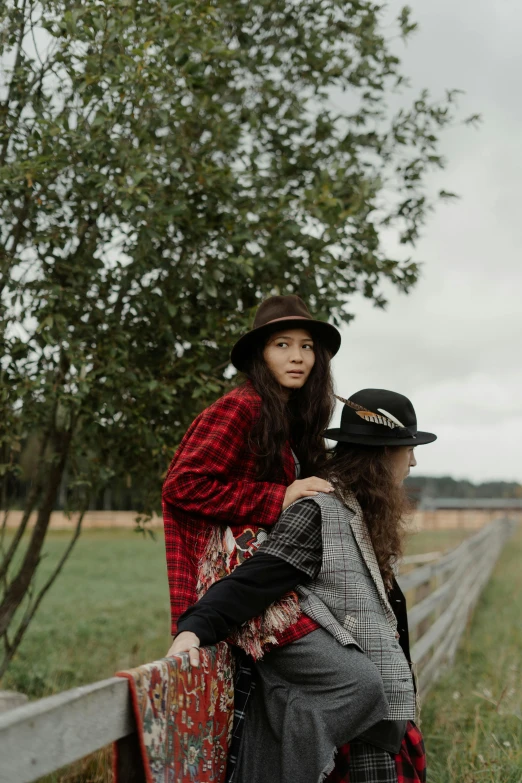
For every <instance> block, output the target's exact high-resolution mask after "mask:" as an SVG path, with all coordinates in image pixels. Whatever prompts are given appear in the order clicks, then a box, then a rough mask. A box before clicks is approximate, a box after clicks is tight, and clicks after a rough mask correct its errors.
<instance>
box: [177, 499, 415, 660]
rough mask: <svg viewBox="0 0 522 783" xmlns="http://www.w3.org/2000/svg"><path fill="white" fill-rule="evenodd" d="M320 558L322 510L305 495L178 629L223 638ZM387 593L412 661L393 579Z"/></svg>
mask: <svg viewBox="0 0 522 783" xmlns="http://www.w3.org/2000/svg"><path fill="white" fill-rule="evenodd" d="M322 558H323V546H322V536H321V511H320V509H319V506H318V505H317V503H315V502H314V500H312V499H309V500H305V501H303V502H302V503H298V504H297V505H295V506H293V507H292V508H291V509H290V510H289V511H288V512H287V513H286V514H285V516H284V517H283V519H281V520H280V521H279V522H278V523H277V525H276V526H275V528H274V530H273V532H272V534H271V535H270V538H269V539H268V541H266V542H264V543H263V544H262V545H261V546H260V548H259V549H258V550H257V551H256V552H255V553H254V554H253V555H252V557H251V558H249V559H248V560H245V561H244V562H243V563H241V565H239V566H238V567H237V568H236V569H235V570H234V571H233V572H232V573H231V574H230V575H229V576H226V577H224V578H223V579H220V580H219V581H218V582H215V583H214V584H213V585H212V586H211V587H210V588H209V589H208V591H207V592H206V593H205V595H204V596H203V597H202V598H201V599H200V600H199V601H198V602H197V603H196V604H194V606H191V607H190V608H189V609H187V611H186V612H184V613H183V614H182V615H181V617H180V618H179V621H178V633H181V632H182V631H192V633H195V634H196V636H197V637H198V638H199V640H200V644H201V645H203V646H204V645H210V644H216V643H217V642H219V641H221V640H223V639H226V638H227V637H228V636H229V635H230V633H231V632H232V630H233V629H234V628H236V627H237V626H240V625H242V624H243V623H244V622H246V621H247V620H249V619H250V618H252V617H256V616H257V615H259V614H261V612H263V611H264V610H265V609H266V608H267V607H268V606H270V605H271V604H272V603H274V601H277V600H278V599H279V598H281V597H282V596H283V595H284V594H285V593H287V592H288V591H289V590H293V589H295V588H296V587H297V586H298V585H300V584H304V583H306V582H307V581H309V580H311V579H314V578H315V577H316V576H317V574H318V573H319V571H320V570H321V565H322ZM388 598H389V600H390V604H391V607H392V609H393V611H394V613H395V616H396V617H397V624H398V631H399V644H400V645H401V647H402V649H403V651H404V654H405V656H406V658H407V660H408V661H410V650H409V636H408V619H407V614H406V601H405V598H404V595H403V593H402V591H401V589H400V587H399V585H398V584H397V582H396V580H394V584H393V588H392V590H391V591H390V593H389V595H388Z"/></svg>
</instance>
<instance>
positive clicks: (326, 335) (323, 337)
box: [230, 294, 341, 370]
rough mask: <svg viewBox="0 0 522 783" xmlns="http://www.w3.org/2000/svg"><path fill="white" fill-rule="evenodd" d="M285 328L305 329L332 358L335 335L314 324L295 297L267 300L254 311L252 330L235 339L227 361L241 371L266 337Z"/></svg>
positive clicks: (337, 342) (336, 347) (330, 329)
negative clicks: (235, 341)
mask: <svg viewBox="0 0 522 783" xmlns="http://www.w3.org/2000/svg"><path fill="white" fill-rule="evenodd" d="M285 327H287V328H289V329H307V330H308V331H309V332H310V334H311V335H312V337H316V338H317V339H318V340H319V341H320V342H321V343H322V344H323V345H324V347H325V348H326V349H327V351H329V353H330V355H331V356H334V355H335V354H336V353H337V351H338V350H339V346H340V345H341V335H340V334H339V331H338V330H337V329H336V328H335V326H332V325H331V324H329V323H326V321H316V320H315V319H314V318H312V316H311V315H310V313H309V311H308V308H307V306H306V305H305V303H304V302H303V300H302V299H300V297H298V296H296V295H295V294H290V295H289V296H271V297H269V298H268V299H265V301H264V302H261V304H260V305H259V307H258V308H257V312H256V315H255V318H254V324H253V326H252V329H251V330H250V331H249V332H247V333H246V334H244V335H243V336H242V337H240V338H239V340H238V341H237V343H236V344H235V345H234V347H233V348H232V353H231V355H230V360H231V362H232V364H233V365H234V367H237V369H238V370H244V369H245V368H246V367H247V365H248V362H249V360H250V359H251V358H252V356H253V355H254V350H255V347H256V346H257V345H258V344H259V343H260V342H263V343H264V342H266V340H267V339H268V337H269V336H270V334H272V333H273V332H275V331H280V330H281V329H284V328H285Z"/></svg>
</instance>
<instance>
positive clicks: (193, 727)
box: [114, 642, 234, 783]
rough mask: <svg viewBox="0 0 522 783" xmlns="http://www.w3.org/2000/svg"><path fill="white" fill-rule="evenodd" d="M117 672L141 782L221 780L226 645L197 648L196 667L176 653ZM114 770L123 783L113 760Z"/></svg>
mask: <svg viewBox="0 0 522 783" xmlns="http://www.w3.org/2000/svg"><path fill="white" fill-rule="evenodd" d="M117 676H118V677H125V678H126V679H127V680H128V682H129V687H130V692H131V697H132V704H133V709H134V714H135V718H136V726H137V728H138V739H139V743H140V749H141V758H142V762H143V771H144V777H145V780H146V781H147V783H223V781H224V780H225V773H226V766H227V753H228V747H229V742H230V736H231V731H232V720H233V717H234V660H233V656H232V654H231V652H230V649H229V647H228V645H227V644H225V643H224V642H221V643H220V644H218V645H217V646H215V647H204V648H202V649H201V652H200V668H199V669H193V668H192V667H191V666H190V664H189V662H188V655H182V656H176V657H175V658H163V659H162V660H160V661H154V662H153V663H149V664H145V665H144V666H139V667H138V668H137V669H129V670H128V671H121V672H118V673H117ZM117 753H118V750H117V748H116V753H115V758H116V757H117ZM114 769H115V781H116V783H126V781H124V780H118V773H117V769H118V764H117V761H116V760H115V764H114Z"/></svg>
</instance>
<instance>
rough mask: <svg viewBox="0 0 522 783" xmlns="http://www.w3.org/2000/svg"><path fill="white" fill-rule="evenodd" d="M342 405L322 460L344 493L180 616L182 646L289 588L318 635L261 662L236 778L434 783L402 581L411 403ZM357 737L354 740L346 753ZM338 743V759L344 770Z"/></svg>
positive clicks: (360, 397)
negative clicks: (418, 717)
mask: <svg viewBox="0 0 522 783" xmlns="http://www.w3.org/2000/svg"><path fill="white" fill-rule="evenodd" d="M343 402H344V403H345V405H344V409H343V414H342V419H341V424H340V427H339V428H337V429H333V430H328V431H327V432H326V433H325V435H326V436H327V437H328V438H330V439H333V440H336V441H337V446H336V448H335V449H334V451H333V454H332V456H331V458H330V459H329V460H328V462H327V463H326V464H325V466H324V477H326V478H328V480H329V481H330V482H332V483H333V484H334V486H335V488H336V492H335V494H334V495H327V494H323V493H319V494H317V495H316V496H315V497H314V498H305V499H301V500H298V501H297V502H296V503H294V504H293V505H292V506H290V507H289V508H288V509H286V510H285V512H284V513H283V514H282V515H281V517H280V519H279V522H278V523H277V524H276V526H275V528H274V530H273V532H272V534H271V536H270V538H269V539H268V541H266V542H265V543H264V544H263V545H262V546H261V547H260V548H259V550H258V551H257V552H255V554H254V555H253V556H252V557H251V558H250V559H249V560H247V561H245V562H244V563H243V564H242V565H241V566H239V567H238V568H237V569H236V570H235V571H234V573H233V574H232V575H231V576H229V577H226V578H225V579H223V580H221V581H220V582H217V583H216V584H214V585H213V586H212V587H211V588H210V589H209V591H208V592H207V594H206V595H205V596H204V597H203V598H202V599H201V600H200V601H199V602H198V604H196V605H195V606H194V607H192V608H191V609H189V610H188V611H187V612H185V614H184V615H183V616H182V617H181V618H180V621H179V624H178V629H179V632H180V633H179V635H178V637H177V639H176V640H175V643H174V646H173V652H175V653H180V652H186V651H188V652H189V657H190V660H191V663H192V664H193V665H197V664H198V659H199V654H198V651H197V648H198V647H199V646H200V645H201V644H205V645H206V644H213V643H215V642H217V641H219V640H221V639H225V638H227V637H228V636H229V634H230V631H231V629H232V628H233V627H237V626H238V625H240V624H241V623H243V622H245V621H246V620H247V619H249V618H250V617H252V616H255V615H256V614H257V613H259V612H261V611H262V610H263V609H264V608H265V607H266V606H267V605H269V604H270V603H271V602H272V601H274V600H276V599H278V598H280V597H281V595H282V594H284V593H285V592H286V591H288V590H292V589H296V590H297V593H298V595H299V597H300V604H301V609H302V611H303V612H304V613H305V614H307V615H308V616H309V617H311V618H312V619H314V620H315V621H316V622H317V623H318V624H319V625H320V626H321V628H320V629H318V630H316V631H313V632H312V633H310V634H308V635H307V636H305V637H304V638H302V639H299V640H298V641H296V642H294V643H292V644H289V645H287V646H285V647H281V648H277V647H275V646H274V647H273V648H272V649H269V650H267V652H266V653H265V655H264V656H263V657H262V658H261V659H260V660H258V661H256V663H255V671H256V689H255V693H254V695H253V697H252V698H251V700H250V703H249V705H248V710H247V718H246V726H245V732H244V736H243V739H242V744H241V750H240V754H239V760H238V765H237V770H236V777H235V778H234V780H235V781H237V783H247V781H248V783H291V782H292V783H294V781H295V782H296V783H319V781H322V780H325V779H326V778H328V780H329V781H331V783H333V782H334V781H336V782H338V781H349V782H350V783H363V782H364V783H413V782H414V781H421V782H422V781H424V780H425V774H426V772H425V756H424V749H423V744H422V737H421V735H420V733H419V731H418V729H417V728H416V726H415V723H414V720H415V710H416V699H415V684H414V681H413V676H412V672H411V664H410V659H409V646H408V630H407V619H406V611H405V602H404V596H403V595H402V593H401V591H400V588H399V586H398V584H397V582H396V580H395V577H394V565H395V563H396V562H397V560H398V559H399V557H400V555H401V551H402V541H403V538H404V522H403V518H404V514H405V511H406V508H407V502H406V495H405V491H404V489H403V481H404V479H405V478H406V476H407V475H408V473H409V470H410V468H411V467H412V466H414V465H415V464H416V460H415V456H414V452H413V449H414V447H415V446H417V445H421V444H424V443H430V442H431V441H433V440H435V437H436V436H435V435H433V434H431V433H426V432H420V431H418V430H417V420H416V416H415V411H414V409H413V406H412V404H411V402H410V401H409V400H408V399H407V398H406V397H404V396H403V395H400V394H397V393H395V392H389V391H386V390H382V389H365V390H362V391H361V392H357V393H356V394H354V395H352V397H350V399H349V400H343ZM347 743H350V745H349V746H348V745H347ZM336 749H340V750H339V752H338V754H337V762H336V764H335V769H334V763H335V753H336Z"/></svg>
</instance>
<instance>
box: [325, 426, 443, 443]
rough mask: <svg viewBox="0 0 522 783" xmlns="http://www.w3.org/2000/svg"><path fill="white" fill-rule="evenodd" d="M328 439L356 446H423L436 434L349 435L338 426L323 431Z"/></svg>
mask: <svg viewBox="0 0 522 783" xmlns="http://www.w3.org/2000/svg"><path fill="white" fill-rule="evenodd" d="M323 435H324V437H325V438H327V439H328V440H336V441H339V442H340V443H353V444H354V445H357V446H424V445H425V444H426V443H433V441H434V440H437V436H436V435H434V434H433V432H417V434H416V436H415V437H414V438H386V437H385V436H382V437H381V436H380V435H377V436H371V435H350V433H347V432H343V431H342V430H341V429H340V428H339V427H333V428H332V429H330V430H326V431H325V432H324V433H323Z"/></svg>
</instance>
